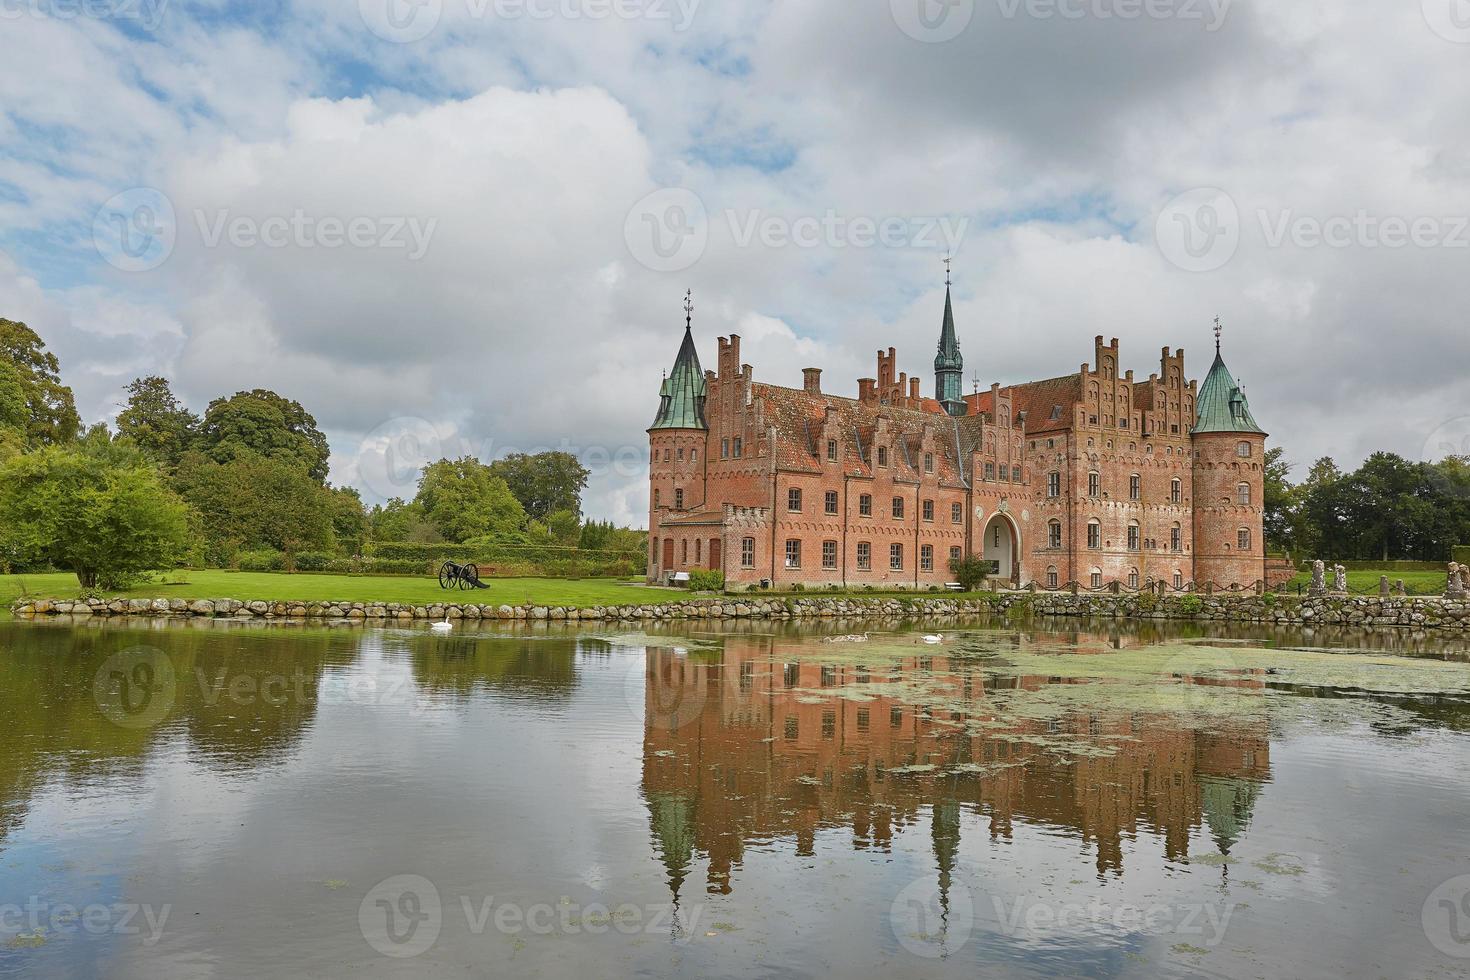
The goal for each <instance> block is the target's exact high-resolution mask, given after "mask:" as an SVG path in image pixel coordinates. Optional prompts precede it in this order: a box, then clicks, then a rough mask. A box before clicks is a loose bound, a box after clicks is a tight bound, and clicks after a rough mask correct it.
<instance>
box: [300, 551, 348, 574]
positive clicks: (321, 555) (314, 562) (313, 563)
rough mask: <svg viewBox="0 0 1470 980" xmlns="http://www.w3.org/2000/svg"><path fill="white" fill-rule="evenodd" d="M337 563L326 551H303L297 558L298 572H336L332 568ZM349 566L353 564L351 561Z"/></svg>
mask: <svg viewBox="0 0 1470 980" xmlns="http://www.w3.org/2000/svg"><path fill="white" fill-rule="evenodd" d="M335 561H336V559H334V558H333V557H332V556H331V555H329V554H327V553H326V552H325V551H303V552H301V553H299V554H298V555H297V556H296V570H297V571H298V572H328V571H335V569H333V568H332V565H333V563H334V562H335ZM348 564H349V565H350V564H351V561H350V560H349V562H348Z"/></svg>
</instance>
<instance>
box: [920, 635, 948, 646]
mask: <svg viewBox="0 0 1470 980" xmlns="http://www.w3.org/2000/svg"><path fill="white" fill-rule="evenodd" d="M924 642H925V643H931V644H932V643H943V642H944V637H942V636H940V635H939V634H938V633H930V634H928V635H926V636H925V637H924Z"/></svg>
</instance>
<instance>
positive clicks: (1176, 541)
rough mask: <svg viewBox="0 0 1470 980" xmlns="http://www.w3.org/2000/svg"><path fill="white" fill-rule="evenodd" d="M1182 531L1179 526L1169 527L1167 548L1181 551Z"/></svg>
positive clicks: (1182, 546)
mask: <svg viewBox="0 0 1470 980" xmlns="http://www.w3.org/2000/svg"><path fill="white" fill-rule="evenodd" d="M1183 542H1184V532H1183V531H1181V530H1180V529H1179V528H1177V527H1175V528H1170V529H1169V550H1170V551H1182V550H1183V548H1184V543H1183Z"/></svg>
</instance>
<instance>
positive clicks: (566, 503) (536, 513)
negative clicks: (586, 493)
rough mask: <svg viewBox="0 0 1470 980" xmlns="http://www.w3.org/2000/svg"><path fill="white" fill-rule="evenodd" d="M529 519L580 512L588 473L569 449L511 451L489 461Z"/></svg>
mask: <svg viewBox="0 0 1470 980" xmlns="http://www.w3.org/2000/svg"><path fill="white" fill-rule="evenodd" d="M490 469H491V471H492V472H493V473H494V474H495V475H496V476H498V477H500V478H501V479H502V480H504V481H505V485H506V486H508V487H510V492H511V493H512V494H514V495H515V498H516V499H517V500H519V501H520V502H521V506H522V507H523V508H525V511H526V515H527V516H528V517H530V518H531V519H532V520H537V521H542V522H545V521H546V519H547V518H548V517H550V516H551V514H552V513H554V512H555V511H559V510H566V511H571V513H572V514H573V516H576V517H578V518H580V517H581V515H582V491H583V490H584V489H586V487H587V477H588V476H590V475H591V473H590V472H589V471H588V470H587V469H586V468H585V467H584V466H583V465H582V464H581V462H580V461H579V460H578V459H577V457H575V456H573V455H572V454H571V453H539V454H537V455H535V456H527V455H526V454H525V453H512V454H511V455H509V456H507V457H505V458H504V459H497V460H496V461H495V462H493V463H491V464H490Z"/></svg>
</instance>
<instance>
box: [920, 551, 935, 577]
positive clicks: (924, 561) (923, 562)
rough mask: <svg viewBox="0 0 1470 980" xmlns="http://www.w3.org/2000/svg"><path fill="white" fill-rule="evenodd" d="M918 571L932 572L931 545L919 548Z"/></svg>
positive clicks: (932, 552) (932, 557)
mask: <svg viewBox="0 0 1470 980" xmlns="http://www.w3.org/2000/svg"><path fill="white" fill-rule="evenodd" d="M919 570H920V571H922V572H932V571H934V546H933V545H932V544H926V545H924V546H922V547H921V548H919Z"/></svg>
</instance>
